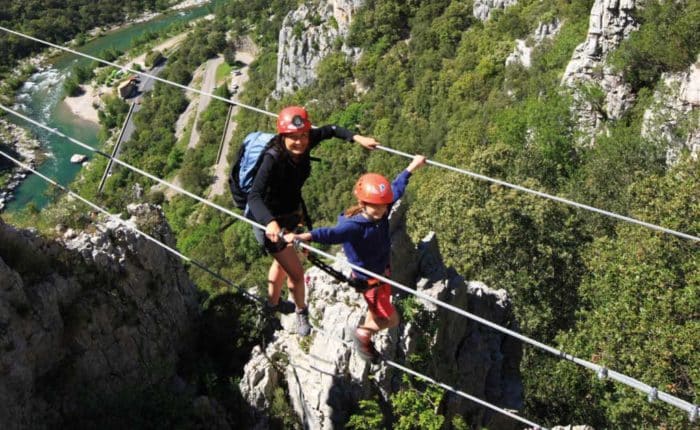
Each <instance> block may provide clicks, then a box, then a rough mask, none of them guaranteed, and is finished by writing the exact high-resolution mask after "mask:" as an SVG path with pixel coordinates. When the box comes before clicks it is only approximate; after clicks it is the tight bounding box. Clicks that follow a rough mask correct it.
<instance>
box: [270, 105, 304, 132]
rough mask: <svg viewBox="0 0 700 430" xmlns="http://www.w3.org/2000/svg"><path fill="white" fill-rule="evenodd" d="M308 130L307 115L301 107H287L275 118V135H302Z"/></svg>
mask: <svg viewBox="0 0 700 430" xmlns="http://www.w3.org/2000/svg"><path fill="white" fill-rule="evenodd" d="M309 130H311V121H309V113H308V112H307V111H306V109H304V108H303V107H301V106H287V107H286V108H284V109H282V110H281V111H280V114H279V115H278V116H277V133H280V134H285V133H304V132H307V131H309Z"/></svg>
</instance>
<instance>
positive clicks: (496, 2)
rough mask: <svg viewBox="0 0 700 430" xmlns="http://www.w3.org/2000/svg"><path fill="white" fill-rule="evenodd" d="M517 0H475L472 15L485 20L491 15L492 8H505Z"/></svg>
mask: <svg viewBox="0 0 700 430" xmlns="http://www.w3.org/2000/svg"><path fill="white" fill-rule="evenodd" d="M517 2H518V0H475V1H474V16H475V17H476V18H478V19H480V20H482V21H486V20H487V19H489V17H490V16H491V11H492V10H494V9H505V8H507V7H508V6H513V5H514V4H516V3H517Z"/></svg>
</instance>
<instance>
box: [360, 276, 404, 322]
mask: <svg viewBox="0 0 700 430" xmlns="http://www.w3.org/2000/svg"><path fill="white" fill-rule="evenodd" d="M362 295H363V296H365V301H366V302H367V306H368V307H369V311H370V312H372V315H374V316H375V317H377V318H383V319H388V318H389V317H390V316H392V315H393V314H394V312H396V309H394V305H392V304H391V285H389V284H384V283H382V284H381V285H379V286H378V287H375V288H370V289H369V290H367V291H365V292H364V293H362Z"/></svg>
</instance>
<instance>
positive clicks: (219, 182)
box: [209, 51, 255, 197]
mask: <svg viewBox="0 0 700 430" xmlns="http://www.w3.org/2000/svg"><path fill="white" fill-rule="evenodd" d="M254 59H255V57H253V55H252V54H251V53H249V52H240V51H237V52H236V60H238V61H240V62H242V63H243V64H245V65H246V66H245V67H243V68H241V69H240V75H234V76H233V82H232V83H231V87H233V88H235V85H238V91H236V93H235V94H234V95H233V97H232V98H233V100H234V101H238V92H240V91H241V90H242V89H243V87H244V86H245V83H246V82H248V65H249V64H250V63H251V62H252V61H253V60H254ZM239 109H240V108H239V107H238V106H235V107H234V108H233V112H231V122H230V123H229V125H228V128H227V129H226V136H225V137H224V145H223V148H222V149H221V158H220V160H219V163H218V164H217V165H216V166H214V176H215V177H216V180H215V181H214V184H213V185H212V187H211V191H210V192H209V197H214V196H218V195H221V194H223V193H224V190H225V189H226V188H225V187H226V186H227V181H228V171H229V167H228V160H227V158H228V151H229V148H230V144H231V137H232V136H233V133H234V132H235V131H236V127H237V126H238V124H237V123H236V121H235V120H234V118H235V117H236V114H238V110H239Z"/></svg>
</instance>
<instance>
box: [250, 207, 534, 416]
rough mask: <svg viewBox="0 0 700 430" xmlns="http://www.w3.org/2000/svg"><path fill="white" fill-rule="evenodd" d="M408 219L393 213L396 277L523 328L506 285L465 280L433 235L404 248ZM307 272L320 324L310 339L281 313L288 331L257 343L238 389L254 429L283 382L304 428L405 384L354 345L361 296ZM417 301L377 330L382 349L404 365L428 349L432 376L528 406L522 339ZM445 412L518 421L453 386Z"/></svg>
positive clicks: (400, 297)
mask: <svg viewBox="0 0 700 430" xmlns="http://www.w3.org/2000/svg"><path fill="white" fill-rule="evenodd" d="M402 219H403V215H402V211H400V210H399V212H398V213H395V214H394V216H392V220H393V222H392V229H393V231H392V244H393V245H394V251H395V252H394V253H393V255H392V262H393V263H392V265H393V267H394V275H393V277H394V278H395V279H398V280H400V282H403V283H406V284H408V285H409V286H412V287H417V288H418V289H419V290H421V291H423V292H424V293H426V294H428V295H430V296H432V297H435V298H437V299H440V300H443V301H445V302H447V303H450V304H452V305H454V306H457V307H459V308H462V309H465V310H467V311H469V312H472V313H475V314H477V315H479V316H482V317H484V318H487V319H489V320H491V321H494V322H495V323H497V324H501V325H503V326H506V327H509V328H511V329H516V330H517V323H516V322H515V320H514V317H513V314H512V311H511V303H510V301H509V299H508V297H507V294H506V293H505V291H503V290H498V291H494V290H491V289H489V288H488V287H487V286H485V285H483V284H481V283H478V282H466V281H465V280H464V279H463V278H462V277H461V276H459V275H458V274H457V273H455V272H454V271H453V270H451V269H449V268H446V267H445V266H444V265H443V263H442V259H441V257H440V254H439V250H438V245H437V240H436V238H435V236H434V235H430V236H429V237H427V238H426V239H424V240H423V241H422V243H421V244H420V245H419V246H418V247H417V248H416V247H414V246H410V247H406V246H404V244H405V243H406V241H408V237H407V236H405V230H404V229H403V226H402ZM337 268H342V267H340V266H337ZM344 270H348V268H347V267H346V268H344ZM306 277H307V286H308V289H307V292H308V302H309V307H310V311H311V321H312V323H313V324H314V325H315V326H316V327H318V328H319V330H317V331H315V332H314V333H313V334H312V338H311V339H310V340H308V341H307V340H306V339H304V340H301V341H300V339H299V338H298V337H297V336H296V335H294V334H293V333H294V316H293V315H292V316H288V317H282V321H281V322H282V326H283V327H284V330H280V331H278V332H277V334H276V339H275V340H274V341H273V342H271V343H270V344H268V345H266V346H262V345H261V346H260V347H258V348H256V349H255V350H254V351H253V354H252V358H251V360H250V361H249V363H248V364H247V365H246V367H245V374H244V376H243V378H242V380H241V383H240V389H241V392H242V394H243V396H244V397H245V398H246V399H247V401H248V402H249V403H250V405H251V406H252V407H253V408H254V409H255V410H256V411H257V416H256V417H255V421H256V422H257V426H256V427H255V428H259V429H263V428H268V426H269V424H270V423H269V419H268V414H267V412H266V411H267V410H268V409H269V408H270V406H271V403H272V399H273V393H274V392H275V390H276V389H277V388H279V387H281V388H283V389H284V391H285V392H287V393H288V396H289V400H290V402H291V404H292V406H293V408H294V411H295V412H296V415H297V417H298V418H299V421H300V422H301V423H302V425H303V426H304V428H313V429H332V428H342V426H343V425H344V423H345V422H347V420H348V418H349V416H350V415H351V413H352V412H353V411H355V410H356V407H357V402H358V401H359V400H361V399H368V398H376V397H377V396H378V397H379V398H380V399H382V400H388V397H389V395H390V394H392V393H395V392H396V391H397V390H398V389H399V383H400V381H401V373H400V372H398V371H397V370H396V369H395V368H392V367H389V366H387V365H386V364H385V363H381V364H378V365H369V364H368V363H366V362H364V361H362V360H361V359H360V358H359V357H358V356H357V354H356V353H355V351H354V350H353V348H352V346H351V344H350V341H351V332H352V330H353V329H354V327H355V326H356V325H357V324H358V323H359V322H360V320H361V319H362V318H363V317H364V315H365V313H366V305H365V303H364V300H363V299H362V297H361V296H360V295H359V294H358V293H356V292H354V291H353V290H352V289H349V288H348V287H347V286H346V285H341V284H339V283H338V282H337V281H336V280H335V279H333V278H331V277H330V276H329V275H327V274H326V273H325V272H322V271H320V270H318V269H316V268H314V269H311V270H309V271H307V273H306ZM416 281H417V282H416ZM394 293H395V296H394V303H397V302H406V301H409V302H410V301H411V299H409V298H408V297H407V295H406V294H405V293H401V292H399V291H397V290H396V289H395V290H394ZM412 297H413V296H411V298H412ZM414 303H415V310H414V311H415V312H414V313H413V314H412V315H413V317H412V318H411V319H410V320H405V321H402V323H401V324H400V326H399V327H398V328H397V329H394V330H391V331H390V332H383V333H381V334H380V335H379V336H378V337H377V338H376V340H375V343H376V345H377V348H378V350H380V351H381V352H382V353H383V354H384V355H385V356H386V357H388V358H390V359H391V360H395V361H396V362H399V363H405V362H407V358H408V357H409V356H410V355H411V354H413V353H416V352H418V350H419V349H420V350H421V354H422V355H423V356H426V357H429V359H428V364H427V365H426V367H427V369H428V370H427V371H426V372H427V373H428V374H429V375H430V376H431V377H434V378H436V379H437V380H440V381H444V382H446V383H448V384H451V385H453V386H454V387H455V388H458V389H460V390H464V391H466V392H468V393H470V394H473V395H475V396H478V397H480V398H482V399H485V400H487V401H489V402H492V403H494V404H496V405H499V406H502V407H506V408H510V409H520V408H522V402H523V393H522V384H521V381H520V374H519V363H520V359H521V354H522V352H521V345H520V344H519V343H518V342H515V341H513V340H512V339H511V338H509V337H506V336H504V335H502V334H500V333H499V332H496V331H494V330H491V329H488V328H486V327H484V326H481V325H480V324H477V323H474V322H473V321H471V320H469V319H467V318H465V317H462V316H458V315H456V314H454V313H452V312H449V311H446V310H444V309H443V308H438V307H436V306H434V305H432V304H430V303H428V302H425V303H423V302H422V301H421V300H418V301H416V302H414ZM399 306H400V305H399ZM407 306H410V305H407ZM427 351H430V352H427ZM409 367H410V365H409ZM440 413H443V414H445V415H446V416H448V417H451V416H453V415H455V414H459V415H462V416H464V417H465V418H466V419H467V422H470V423H473V424H474V425H477V424H478V425H479V426H488V427H489V428H499V429H508V428H517V425H516V423H515V422H514V421H512V420H510V419H507V418H504V417H502V416H501V415H495V414H492V413H488V412H484V410H483V409H481V408H478V407H476V406H475V405H474V404H473V403H471V402H469V401H467V400H465V399H463V398H462V397H458V396H453V395H449V394H448V395H446V397H445V399H444V401H443V404H442V405H441V407H440Z"/></svg>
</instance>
